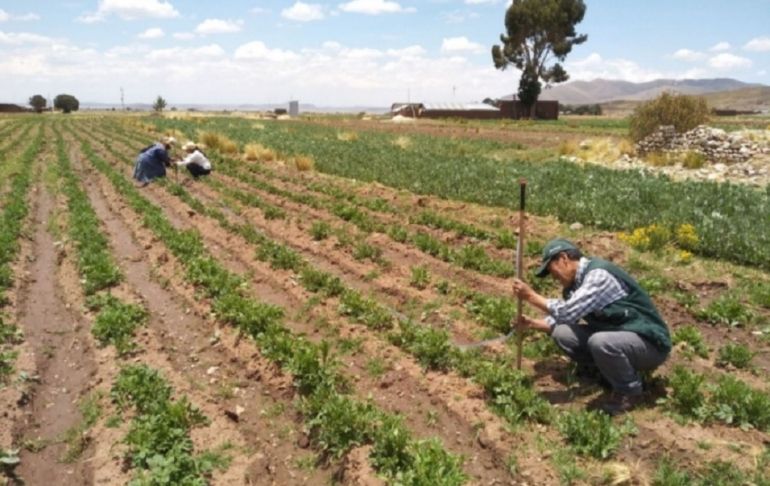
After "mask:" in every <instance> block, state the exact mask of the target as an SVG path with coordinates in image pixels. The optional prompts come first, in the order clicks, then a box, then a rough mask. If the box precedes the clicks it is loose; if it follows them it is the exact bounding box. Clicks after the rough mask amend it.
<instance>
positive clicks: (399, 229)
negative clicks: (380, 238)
mask: <svg viewBox="0 0 770 486" xmlns="http://www.w3.org/2000/svg"><path fill="white" fill-rule="evenodd" d="M387 233H388V236H389V237H390V238H391V239H392V240H393V241H397V242H399V243H406V242H407V241H409V232H408V231H407V230H406V228H404V227H403V226H400V225H395V224H394V225H390V226H388V229H387Z"/></svg>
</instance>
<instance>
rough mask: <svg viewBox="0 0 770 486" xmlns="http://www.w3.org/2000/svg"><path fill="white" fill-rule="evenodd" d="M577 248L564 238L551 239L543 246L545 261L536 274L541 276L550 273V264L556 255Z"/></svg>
mask: <svg viewBox="0 0 770 486" xmlns="http://www.w3.org/2000/svg"><path fill="white" fill-rule="evenodd" d="M577 249H578V247H577V246H575V245H573V244H572V243H571V242H569V241H567V240H565V239H562V238H556V239H554V240H551V241H549V242H548V243H546V244H545V247H543V263H542V265H540V268H538V269H537V273H536V274H535V275H537V276H538V277H540V278H542V277H545V276H546V275H548V264H549V263H551V260H553V258H554V257H555V256H556V255H558V254H559V253H561V252H563V251H567V250H577Z"/></svg>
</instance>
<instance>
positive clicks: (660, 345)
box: [513, 239, 671, 415]
mask: <svg viewBox="0 0 770 486" xmlns="http://www.w3.org/2000/svg"><path fill="white" fill-rule="evenodd" d="M549 274H550V275H551V276H552V277H553V278H554V279H556V280H557V281H558V282H559V283H560V284H561V286H562V298H561V299H546V298H545V297H543V296H541V295H540V294H538V293H537V292H535V291H534V290H533V289H532V288H531V287H529V286H528V285H527V284H526V283H524V282H522V281H521V280H518V279H515V280H514V283H513V291H514V294H516V295H517V296H519V297H521V298H522V300H524V301H526V302H528V303H529V304H531V305H532V306H534V307H536V308H538V309H540V310H542V311H543V312H545V313H546V314H547V316H546V317H545V319H533V318H530V317H527V316H524V317H523V325H524V326H525V327H526V328H529V329H536V330H539V331H543V332H546V333H548V334H549V335H550V336H551V337H552V338H553V340H554V341H555V343H556V345H557V346H559V348H561V349H562V350H563V351H564V353H566V354H567V356H569V357H570V358H571V359H572V360H573V361H575V362H576V363H577V364H578V367H579V369H581V368H582V370H583V371H586V370H590V369H592V368H593V369H595V370H598V372H599V373H600V374H601V377H602V378H604V380H606V381H607V382H608V383H609V384H610V385H611V386H612V394H611V396H610V398H609V400H608V401H606V402H605V403H603V404H602V405H601V409H602V410H604V411H605V412H607V413H608V414H610V415H618V414H622V413H625V412H627V411H629V410H631V409H632V408H634V407H635V406H636V405H637V404H638V403H639V402H640V398H641V395H642V378H641V376H640V372H641V371H649V370H653V369H655V368H657V367H658V366H660V365H661V364H662V363H663V362H664V361H665V360H666V358H667V357H668V354H669V352H670V351H671V338H670V336H669V332H668V327H667V326H666V323H665V322H664V321H663V319H662V318H661V316H660V314H659V313H658V311H657V309H656V308H655V305H654V304H653V303H652V300H651V299H650V297H649V295H647V292H645V291H644V289H642V287H641V286H639V284H638V283H637V282H636V280H634V279H633V278H632V277H631V276H629V275H628V274H627V273H626V272H625V271H623V270H622V269H621V268H619V267H618V266H616V265H614V264H612V263H610V262H608V261H605V260H602V259H599V258H587V257H584V256H583V254H582V253H581V252H580V250H579V249H578V248H577V247H576V246H575V245H573V244H572V243H571V242H569V241H567V240H563V239H555V240H551V241H549V242H548V243H547V244H546V245H545V248H544V249H543V258H542V265H541V266H540V269H539V270H538V272H537V276H538V277H545V276H546V275H549ZM581 319H582V320H583V321H584V323H582V322H579V321H580V320H581Z"/></svg>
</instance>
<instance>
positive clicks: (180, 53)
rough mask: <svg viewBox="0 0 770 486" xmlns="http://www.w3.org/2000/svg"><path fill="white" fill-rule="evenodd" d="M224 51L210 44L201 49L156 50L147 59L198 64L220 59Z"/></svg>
mask: <svg viewBox="0 0 770 486" xmlns="http://www.w3.org/2000/svg"><path fill="white" fill-rule="evenodd" d="M225 54H226V53H225V50H224V49H222V48H221V47H220V46H219V45H217V44H210V45H208V46H201V47H192V48H184V47H171V48H168V49H156V50H154V51H150V52H149V53H148V54H147V59H149V60H152V61H176V62H181V63H185V62H187V63H189V62H190V61H191V60H193V61H194V62H198V61H200V60H210V59H215V58H221V57H223V56H224V55H225Z"/></svg>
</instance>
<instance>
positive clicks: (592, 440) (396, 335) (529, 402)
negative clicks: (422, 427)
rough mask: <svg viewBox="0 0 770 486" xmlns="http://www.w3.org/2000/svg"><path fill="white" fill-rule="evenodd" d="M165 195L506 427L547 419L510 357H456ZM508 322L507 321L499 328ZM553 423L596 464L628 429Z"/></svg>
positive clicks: (605, 422) (442, 335) (289, 254)
mask: <svg viewBox="0 0 770 486" xmlns="http://www.w3.org/2000/svg"><path fill="white" fill-rule="evenodd" d="M160 184H161V185H164V186H166V185H167V184H164V183H163V182H160ZM169 190H170V192H171V193H172V194H174V195H176V196H178V197H179V198H180V199H182V201H184V202H185V203H186V204H188V206H190V207H191V208H192V209H194V210H195V211H196V212H198V213H201V214H205V215H207V216H209V217H212V218H213V219H215V220H217V221H219V223H220V224H221V225H222V226H223V227H224V228H226V229H228V230H229V231H231V232H234V233H236V234H240V235H241V236H243V237H244V238H245V239H247V241H251V242H252V243H253V244H255V245H257V256H258V258H260V259H262V260H265V261H267V262H268V263H270V265H271V266H272V267H273V268H275V269H280V270H291V271H293V272H294V274H295V276H296V278H297V280H298V281H299V282H300V284H301V285H302V286H303V287H305V289H306V290H308V291H309V292H311V293H314V294H317V295H319V296H320V297H322V298H327V299H328V298H337V299H338V305H337V307H336V308H337V311H338V313H339V314H341V315H342V316H346V317H347V318H348V319H350V320H351V321H352V322H354V323H358V324H362V325H365V326H367V327H369V328H370V329H372V330H375V331H382V332H385V333H386V336H387V338H388V339H389V340H390V341H391V343H393V344H395V345H397V346H399V347H401V348H402V349H404V350H405V351H407V352H408V353H410V354H412V355H413V356H415V358H416V359H417V360H418V361H419V362H420V363H422V364H423V366H425V367H426V368H428V369H434V370H443V371H447V370H449V369H454V370H456V371H457V372H458V374H460V375H461V376H464V377H468V378H471V379H473V380H474V381H476V382H477V383H479V384H480V385H481V386H482V387H483V389H484V390H485V394H486V397H487V401H488V403H489V406H490V408H491V409H492V410H493V411H495V412H496V413H498V414H499V415H501V416H502V417H503V418H505V419H506V420H507V421H509V422H510V423H511V424H516V423H519V422H520V421H521V420H523V419H528V420H536V421H541V422H550V421H551V420H552V419H553V417H554V409H552V408H551V407H550V406H549V405H548V403H547V402H546V401H544V400H543V399H542V398H540V397H539V396H538V395H537V393H536V392H535V391H534V390H533V389H532V386H531V382H530V381H529V379H528V378H527V377H526V376H525V375H523V374H522V373H520V372H518V371H516V370H515V369H514V366H513V361H512V357H511V356H505V355H500V356H498V357H496V358H489V357H487V356H484V355H482V354H480V353H478V352H462V351H460V350H459V349H458V348H456V347H455V346H453V345H452V344H451V340H450V337H449V335H448V333H447V332H446V331H444V330H435V329H432V328H425V327H421V326H419V325H417V324H415V323H413V322H411V321H409V320H400V321H398V322H397V323H395V321H396V320H397V319H395V318H394V314H396V313H394V312H393V311H392V310H390V309H388V308H387V307H384V306H382V305H381V304H379V303H378V302H376V301H375V300H373V299H370V298H368V297H365V296H363V295H362V294H360V293H359V292H357V291H355V290H353V289H351V288H349V287H347V286H346V285H345V284H344V283H342V282H341V281H340V279H339V278H338V277H335V276H333V275H331V274H329V273H327V272H323V271H320V270H318V269H316V268H313V266H312V265H311V264H310V263H309V262H307V261H306V260H304V259H303V258H302V257H301V256H300V255H299V254H297V253H295V252H294V251H293V250H291V249H290V248H288V247H286V246H284V245H282V244H280V243H277V242H275V241H272V240H270V239H269V238H267V237H266V236H264V235H262V234H261V233H259V232H258V231H257V230H256V229H254V228H252V227H250V226H248V225H237V224H233V223H231V222H229V221H228V220H227V218H226V217H225V216H224V215H223V214H222V213H221V211H219V210H217V209H215V208H212V207H211V206H207V205H204V204H202V203H201V202H200V201H198V200H197V199H196V198H194V197H192V196H191V195H190V194H189V193H188V192H187V191H185V190H184V188H182V187H181V186H179V185H176V184H173V185H170V187H169ZM479 305H482V304H479ZM492 305H493V306H494V305H495V304H492ZM509 322H510V318H508V319H507V320H506V322H505V324H506V325H507V324H508V323H509ZM556 424H557V425H558V428H559V431H560V432H561V434H562V435H563V437H564V439H565V441H566V442H567V443H568V444H569V445H570V446H571V447H572V448H573V450H575V451H576V452H577V453H578V454H583V455H589V456H593V457H596V458H598V459H606V458H608V457H609V456H611V455H612V454H613V453H614V452H615V450H616V449H617V447H618V446H619V444H620V441H621V439H622V438H623V437H624V435H626V434H627V433H628V432H629V431H630V430H631V429H632V427H631V428H629V427H628V426H626V425H624V426H620V427H618V426H616V425H615V424H613V422H612V421H611V420H609V418H608V417H606V416H603V415H601V414H598V413H596V412H571V411H567V412H563V413H561V414H560V415H559V416H558V418H557V420H556ZM597 434H598V435H597Z"/></svg>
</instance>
